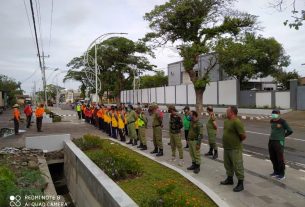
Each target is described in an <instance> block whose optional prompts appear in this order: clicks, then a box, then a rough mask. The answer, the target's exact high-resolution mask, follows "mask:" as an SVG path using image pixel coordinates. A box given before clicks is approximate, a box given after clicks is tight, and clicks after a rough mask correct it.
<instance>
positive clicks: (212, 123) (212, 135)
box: [204, 106, 218, 159]
mask: <svg viewBox="0 0 305 207" xmlns="http://www.w3.org/2000/svg"><path fill="white" fill-rule="evenodd" d="M207 112H208V113H209V119H208V122H207V124H206V127H207V133H208V139H209V145H210V150H209V152H207V153H205V154H204V155H205V156H213V159H217V158H218V151H217V144H216V133H217V123H216V117H215V114H214V112H213V107H212V106H208V108H207ZM213 150H214V154H213Z"/></svg>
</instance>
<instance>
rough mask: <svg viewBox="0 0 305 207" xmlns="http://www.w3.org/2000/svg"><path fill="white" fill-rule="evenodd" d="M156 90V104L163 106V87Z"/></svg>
mask: <svg viewBox="0 0 305 207" xmlns="http://www.w3.org/2000/svg"><path fill="white" fill-rule="evenodd" d="M156 90H157V103H160V104H164V103H165V101H164V87H159V88H157V89H156Z"/></svg>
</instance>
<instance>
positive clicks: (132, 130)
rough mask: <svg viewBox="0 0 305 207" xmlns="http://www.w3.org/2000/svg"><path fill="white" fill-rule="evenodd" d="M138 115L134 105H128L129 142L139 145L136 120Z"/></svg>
mask: <svg viewBox="0 0 305 207" xmlns="http://www.w3.org/2000/svg"><path fill="white" fill-rule="evenodd" d="M137 118H138V116H137V114H136V112H135V111H134V109H133V106H132V105H128V107H127V129H128V136H129V138H130V140H129V142H128V143H127V144H132V145H133V146H135V145H137V133H136V126H135V122H136V120H137Z"/></svg>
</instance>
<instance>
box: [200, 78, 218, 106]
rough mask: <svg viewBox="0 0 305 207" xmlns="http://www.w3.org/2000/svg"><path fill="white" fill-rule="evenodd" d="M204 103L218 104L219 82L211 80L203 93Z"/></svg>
mask: <svg viewBox="0 0 305 207" xmlns="http://www.w3.org/2000/svg"><path fill="white" fill-rule="evenodd" d="M203 104H206V105H207V104H213V105H216V104H217V82H211V83H210V85H208V86H207V87H206V89H205V91H204V93H203Z"/></svg>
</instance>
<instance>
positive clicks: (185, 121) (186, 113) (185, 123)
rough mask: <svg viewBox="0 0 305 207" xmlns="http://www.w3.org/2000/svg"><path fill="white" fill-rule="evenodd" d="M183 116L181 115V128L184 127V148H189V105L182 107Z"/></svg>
mask: <svg viewBox="0 0 305 207" xmlns="http://www.w3.org/2000/svg"><path fill="white" fill-rule="evenodd" d="M183 111H184V116H183V128H184V138H185V141H186V146H185V147H184V148H189V143H188V135H189V130H190V123H191V120H190V107H189V106H185V107H184V109H183Z"/></svg>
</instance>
